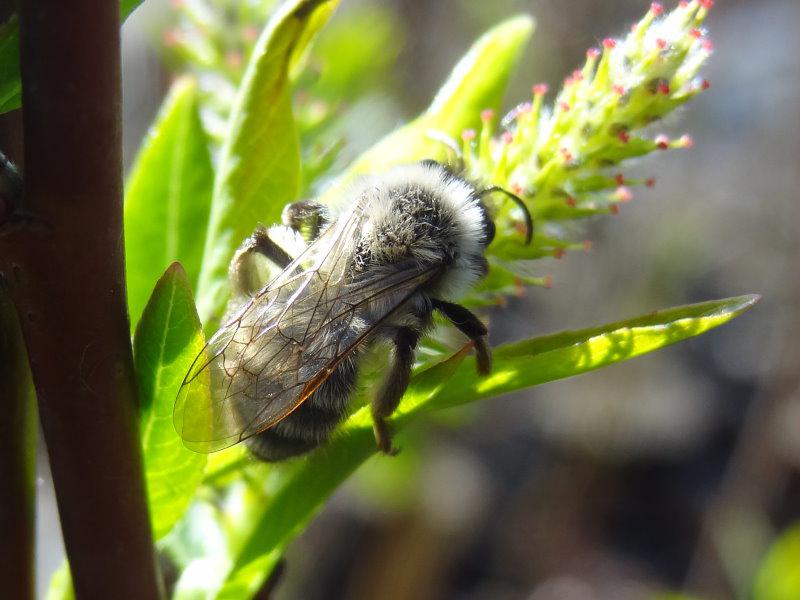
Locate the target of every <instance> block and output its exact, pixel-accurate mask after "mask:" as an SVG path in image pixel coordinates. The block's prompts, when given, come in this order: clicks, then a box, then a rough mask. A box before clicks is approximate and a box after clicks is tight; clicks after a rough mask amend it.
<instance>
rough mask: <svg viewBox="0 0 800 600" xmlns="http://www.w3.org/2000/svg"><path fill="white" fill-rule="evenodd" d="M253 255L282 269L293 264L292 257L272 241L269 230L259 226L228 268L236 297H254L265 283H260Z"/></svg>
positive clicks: (239, 249) (234, 256)
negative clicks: (261, 257)
mask: <svg viewBox="0 0 800 600" xmlns="http://www.w3.org/2000/svg"><path fill="white" fill-rule="evenodd" d="M253 254H261V255H262V256H264V257H265V258H266V259H267V260H269V261H270V262H272V263H273V264H274V265H276V266H277V267H278V268H280V269H285V268H286V267H287V266H289V263H291V262H292V257H291V256H289V255H288V254H287V253H286V251H285V250H284V249H283V248H281V247H280V246H278V244H276V243H275V242H273V241H272V239H270V237H269V235H268V233H267V228H266V227H264V226H263V225H259V226H258V227H256V230H255V231H254V232H253V233H252V234H251V235H250V236H249V237H248V238H247V239H246V240H245V241H244V242H242V245H241V246H239V248H238V249H237V250H236V253H235V254H234V255H233V260H231V265H230V267H229V268H228V279H229V280H230V283H231V287H232V288H233V292H234V295H235V296H244V297H252V296H253V295H254V294H255V293H256V292H257V291H258V290H259V289H261V287H262V286H263V285H264V283H265V282H263V281H259V276H258V269H257V268H256V266H255V264H254V263H253V260H252V259H253Z"/></svg>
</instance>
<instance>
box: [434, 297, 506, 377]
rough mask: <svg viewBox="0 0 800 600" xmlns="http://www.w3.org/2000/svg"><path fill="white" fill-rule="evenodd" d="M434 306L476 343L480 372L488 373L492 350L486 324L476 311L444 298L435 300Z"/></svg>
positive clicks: (490, 365)
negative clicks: (473, 311)
mask: <svg viewBox="0 0 800 600" xmlns="http://www.w3.org/2000/svg"><path fill="white" fill-rule="evenodd" d="M433 308H434V309H436V310H438V311H439V312H440V313H442V314H443V315H444V316H445V317H447V319H448V320H449V321H450V322H451V323H452V324H453V325H455V326H456V327H458V329H460V330H461V332H462V333H463V334H464V335H466V336H467V337H468V338H470V339H471V340H472V341H473V342H474V343H475V357H476V359H477V362H478V373H480V374H481V375H488V374H489V373H490V372H491V370H492V351H491V349H490V348H489V342H488V339H487V334H488V333H489V332H488V330H487V329H486V325H484V324H483V323H481V321H480V319H478V317H476V316H475V314H474V313H472V312H470V311H469V310H468V309H466V308H464V307H463V306H461V305H459V304H453V303H452V302H445V301H444V300H433Z"/></svg>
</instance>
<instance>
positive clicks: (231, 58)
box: [225, 51, 244, 69]
mask: <svg viewBox="0 0 800 600" xmlns="http://www.w3.org/2000/svg"><path fill="white" fill-rule="evenodd" d="M225 62H226V63H227V64H228V66H229V67H230V68H232V69H238V68H239V67H241V66H242V65H243V64H244V56H242V53H241V52H236V51H234V52H228V53H227V54H226V55H225Z"/></svg>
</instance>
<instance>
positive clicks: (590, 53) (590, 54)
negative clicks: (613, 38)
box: [586, 48, 600, 60]
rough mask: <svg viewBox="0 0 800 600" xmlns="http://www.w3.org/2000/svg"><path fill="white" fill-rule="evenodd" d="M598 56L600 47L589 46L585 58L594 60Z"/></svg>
mask: <svg viewBox="0 0 800 600" xmlns="http://www.w3.org/2000/svg"><path fill="white" fill-rule="evenodd" d="M598 56H600V49H599V48H589V49H588V50H587V51H586V58H588V59H590V60H594V59H596V58H597V57H598Z"/></svg>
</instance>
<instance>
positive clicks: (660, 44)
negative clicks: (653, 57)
mask: <svg viewBox="0 0 800 600" xmlns="http://www.w3.org/2000/svg"><path fill="white" fill-rule="evenodd" d="M656 46H657V47H658V49H659V50H663V49H664V48H666V47H667V40H665V39H664V38H658V39H657V40H656Z"/></svg>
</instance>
